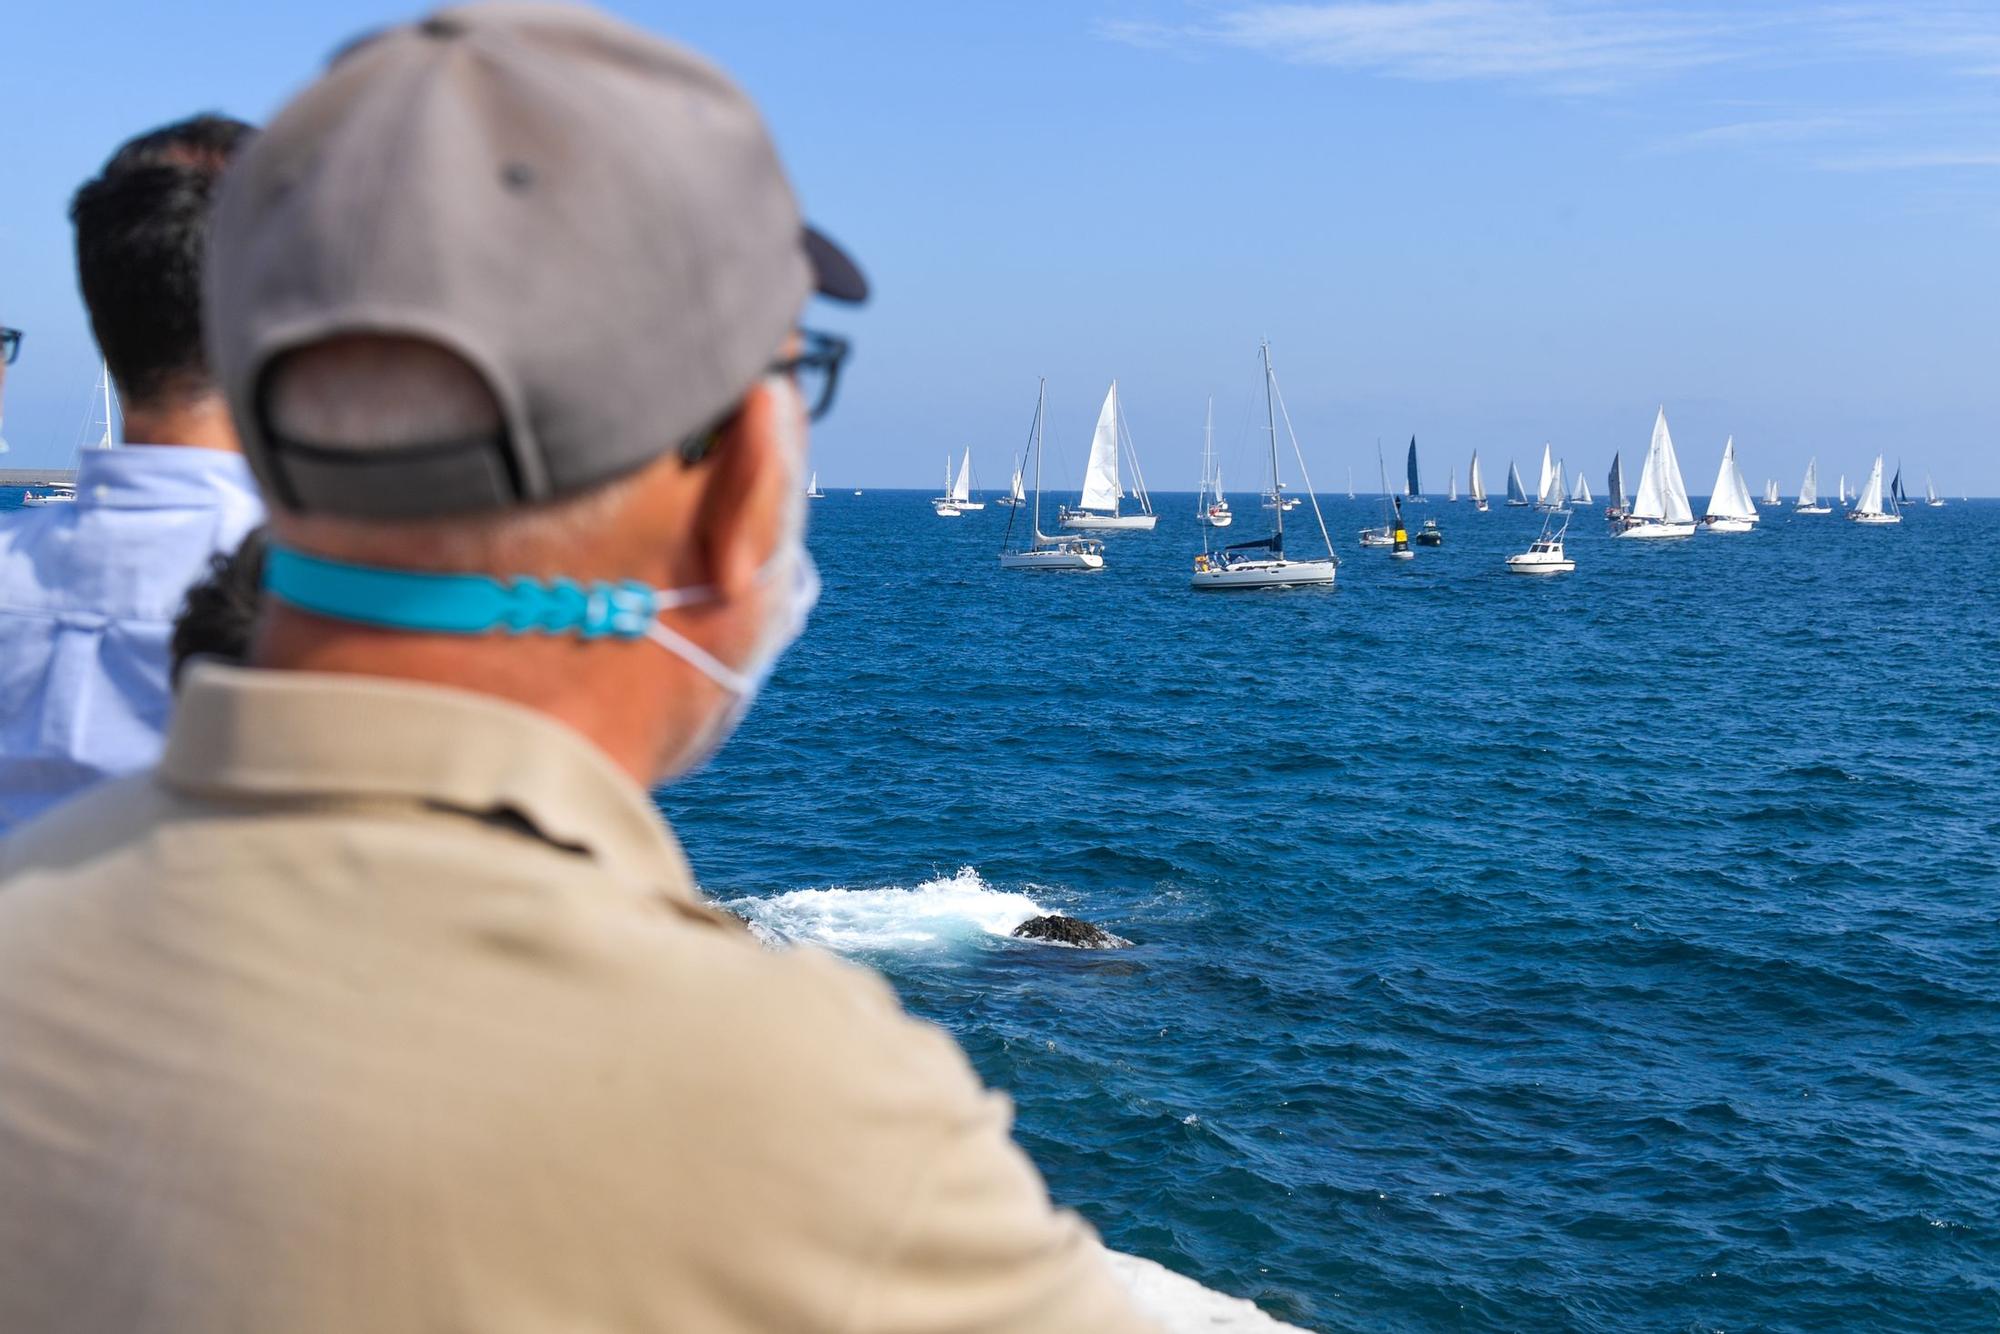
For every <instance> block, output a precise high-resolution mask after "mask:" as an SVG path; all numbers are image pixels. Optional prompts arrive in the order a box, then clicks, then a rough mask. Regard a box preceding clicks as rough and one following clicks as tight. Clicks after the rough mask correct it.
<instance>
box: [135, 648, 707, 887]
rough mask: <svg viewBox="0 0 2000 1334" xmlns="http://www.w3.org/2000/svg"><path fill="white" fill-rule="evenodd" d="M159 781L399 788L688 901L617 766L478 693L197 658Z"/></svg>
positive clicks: (215, 787) (364, 792)
mask: <svg viewBox="0 0 2000 1334" xmlns="http://www.w3.org/2000/svg"><path fill="white" fill-rule="evenodd" d="M159 780H160V781H161V782H162V783H164V784H165V785H166V786H168V787H171V788H175V789H177V790H180V791H184V792H189V793H195V794H200V795H210V796H223V797H228V796H233V795H249V796H265V797H322V798H324V797H340V796H350V797H370V798H390V799H398V798H400V799H406V800H408V801H410V802H412V803H415V804H423V805H441V806H446V807H451V808H455V809H458V810H464V811H468V812H471V813H473V814H476V815H491V814H498V813H507V814H510V815H512V816H518V817H519V818H521V819H524V820H526V821H527V822H528V823H529V824H530V825H531V826H533V828H534V829H535V831H536V832H537V833H539V834H540V835H541V836H542V837H543V838H545V839H547V840H548V841H549V842H551V843H555V844H558V845H561V846H564V847H573V848H578V849H580V850H582V851H583V852H584V853H585V854H587V855H588V856H590V857H591V858H592V859H593V860H595V861H597V862H598V863H599V864H600V865H602V866H604V867H605V869H607V870H609V871H611V872H612V873H613V874H614V875H616V876H618V878H620V879H623V880H627V881H634V882H638V883H640V884H641V885H643V886H645V887H649V888H652V889H658V890H664V891H666V892H667V893H669V894H670V895H672V896H673V897H674V898H676V899H679V900H681V901H683V902H689V903H692V902H698V899H697V896H696V895H695V892H694V890H693V883H694V881H693V875H692V873H691V871H690V870H689V868H688V864H687V859H686V856H685V855H684V854H683V853H682V852H681V848H680V844H679V843H678V842H677V841H676V840H675V839H674V836H673V834H672V833H671V832H670V831H669V830H668V828H667V826H666V822H665V821H664V820H663V819H661V817H660V815H659V813H658V812H657V811H656V810H655V809H654V808H653V804H652V801H651V799H650V798H648V797H647V795H646V794H645V792H644V791H642V790H641V789H640V788H639V786H638V785H637V784H636V783H634V782H633V781H632V780H631V778H630V777H629V776H628V775H627V774H626V773H625V772H624V771H623V770H621V769H619V768H618V767H617V766H616V765H615V764H613V763H612V762H611V760H610V758H609V757H608V756H606V755H605V754H604V753H603V752H602V751H600V750H599V749H598V748H597V747H596V746H594V745H592V744H591V743H590V742H589V741H588V740H586V739H585V738H584V737H583V736H582V735H580V734H579V733H577V732H575V731H574V730H572V729H571V728H569V727H567V726H565V725H563V724H561V723H558V722H556V721H555V720H554V719H552V718H549V717H546V716H544V715H543V714H539V713H536V712H534V711H533V710H530V709H526V708H522V707H520V706H519V705H515V704H510V703H508V702H506V701H504V700H499V699H495V698H493V697H492V696H489V695H481V694H476V693H474V692H471V691H465V690H454V689H449V688H447V687H443V686H433V685H422V684H418V683H416V682H408V681H394V680H389V679H387V678H383V677H367V676H349V675H343V674H334V673H322V672H287V671H268V670H259V669H254V668H241V667H227V666H224V665H222V664H220V663H215V662H204V661H196V662H194V663H192V664H190V666H189V669H188V674H187V676H186V678H185V679H184V681H183V682H182V684H181V688H180V692H179V697H178V699H177V701H176V703H175V707H174V718H173V722H172V725H171V726H170V727H169V728H168V732H167V745H166V754H165V755H164V757H163V758H162V759H161V761H160V768H159Z"/></svg>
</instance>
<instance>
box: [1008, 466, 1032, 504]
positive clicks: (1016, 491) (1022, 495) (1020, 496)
mask: <svg viewBox="0 0 2000 1334" xmlns="http://www.w3.org/2000/svg"><path fill="white" fill-rule="evenodd" d="M1009 494H1010V495H1012V496H1013V497H1014V499H1016V500H1026V499H1027V498H1028V493H1027V492H1026V491H1023V490H1022V489H1021V465H1020V464H1018V463H1017V464H1015V465H1014V486H1013V490H1012V491H1011V492H1009Z"/></svg>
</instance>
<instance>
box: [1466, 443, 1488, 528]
mask: <svg viewBox="0 0 2000 1334" xmlns="http://www.w3.org/2000/svg"><path fill="white" fill-rule="evenodd" d="M1465 484H1466V487H1467V488H1468V489H1469V490H1470V491H1471V492H1472V508H1474V509H1476V510H1478V511H1479V512H1480V513H1481V514H1484V513H1486V483H1485V481H1484V480H1483V479H1481V477H1480V476H1479V451H1478V450H1476V449H1475V450H1473V451H1472V468H1471V470H1470V471H1469V472H1467V473H1466V474H1465Z"/></svg>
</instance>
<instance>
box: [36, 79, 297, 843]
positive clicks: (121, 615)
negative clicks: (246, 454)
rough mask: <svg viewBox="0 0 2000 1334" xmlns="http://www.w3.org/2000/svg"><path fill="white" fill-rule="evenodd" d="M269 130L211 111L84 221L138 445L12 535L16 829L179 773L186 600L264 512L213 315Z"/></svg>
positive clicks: (131, 434)
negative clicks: (234, 227) (231, 197)
mask: <svg viewBox="0 0 2000 1334" xmlns="http://www.w3.org/2000/svg"><path fill="white" fill-rule="evenodd" d="M252 133H253V131H252V130H251V128H250V126H248V125H245V124H244V123H243V122H242V121H239V120H231V119H228V118H227V117H223V116H214V115H204V116H196V117H194V118H192V119H190V120H185V121H181V122H179V123H178V124H174V125H168V126H165V127H163V128H161V129H157V130H154V131H152V132H150V133H148V134H144V135H141V136H140V137H138V138H137V139H134V140H132V141H131V142H130V143H128V144H126V145H125V146H124V147H122V148H120V149H119V150H118V151H117V152H116V153H115V154H113V155H112V157H111V160H110V161H109V162H107V163H105V164H104V169H103V171H102V172H100V173H99V174H98V175H97V176H96V177H95V178H94V179H92V180H90V181H88V182H86V183H85V185H84V186H83V188H82V189H80V190H78V191H77V194H76V199H75V202H74V203H73V204H72V205H71V207H70V218H71V221H72V222H74V224H75V226H76V260H77V277H78V280H79V282H80V285H81V286H82V289H83V299H84V303H85V305H86V306H87V307H88V308H89V311H90V323H91V328H92V329H93V330H94V331H95V332H96V334H97V342H98V346H99V348H100V349H101V350H102V352H103V354H104V360H105V364H106V365H107V366H108V367H109V369H110V373H111V379H112V383H113V384H115V385H116V386H117V389H118V398H119V402H120V404H121V406H122V408H123V415H124V421H125V429H124V437H125V441H126V446H127V447H126V448H122V449H105V450H98V449H88V450H85V451H84V452H83V456H82V459H81V461H80V464H79V467H78V469H77V483H76V503H75V504H73V505H52V506H47V507H44V508H40V509H35V510H29V511H23V512H22V513H20V514H17V515H14V516H12V517H11V518H10V520H9V521H8V523H7V524H6V525H4V527H0V832H4V831H5V830H6V829H8V828H11V827H12V826H14V825H17V824H19V823H21V822H22V821H24V820H26V819H28V818H30V817H31V816H33V815H35V814H37V813H39V812H40V811H41V810H43V809H44V808H46V807H48V806H51V805H54V804H55V803H56V802H58V801H61V800H62V799H64V798H65V797H68V796H70V795H71V794H73V793H75V792H77V791H79V790H81V789H83V788H85V787H87V786H89V785H90V784H92V783H94V782H96V781H98V780H99V779H102V778H105V777H109V776H111V775H116V774H124V773H130V772H132V771H134V770H137V769H142V768H144V767H146V766H147V765H149V764H151V763H152V762H153V761H154V760H156V759H158V758H159V753H160V736H161V732H162V730H163V729H164V727H165V724H166V717H167V708H168V704H169V700H170V698H171V692H170V687H169V682H168V671H167V643H168V636H169V634H170V632H171V629H172V626H173V620H174V616H175V613H176V612H177V611H178V610H179V608H180V604H181V598H182V595H183V594H184V593H185V592H186V591H187V588H188V586H189V585H190V584H192V583H193V582H194V581H195V580H196V579H198V578H200V577H201V575H202V573H203V572H204V571H205V570H206V569H207V566H208V560H209V557H210V556H211V555H213V554H215V553H217V552H226V551H233V550H235V548H236V546H237V544H238V543H239V542H241V541H242V539H243V535H244V534H245V533H246V532H248V531H249V530H250V529H251V528H253V527H255V526H256V525H257V523H258V522H259V521H260V520H261V518H262V516H263V505H262V502H261V501H260V500H259V499H258V497H257V491H256V482H255V479H254V478H253V477H252V475H251V472H250V468H249V466H248V465H247V464H246V463H245V462H244V459H243V456H242V453H241V451H240V450H239V448H238V445H237V440H236V432H235V429H234V427H233V426H232V425H231V422H230V417H229V405H228V403H227V402H226V401H225V400H224V398H223V396H222V394H221V393H220V392H218V390H217V389H216V386H215V382H214V379H213V377H212V376H211V375H210V373H209V367H208V354H207V350H206V347H205V345H204V338H203V328H202V305H201V289H202V265H203V257H204V253H205V251H206V249H207V245H208V228H209V214H210V211H211V207H212V205H213V202H214V200H215V197H216V195H217V192H218V189H219V187H220V184H221V179H222V173H223V169H224V168H225V167H226V166H227V165H228V163H229V161H230V159H231V158H232V157H233V156H234V155H235V154H236V152H237V151H238V150H239V149H240V148H241V147H242V146H243V145H244V144H245V143H246V142H248V141H249V139H250V137H251V135H252Z"/></svg>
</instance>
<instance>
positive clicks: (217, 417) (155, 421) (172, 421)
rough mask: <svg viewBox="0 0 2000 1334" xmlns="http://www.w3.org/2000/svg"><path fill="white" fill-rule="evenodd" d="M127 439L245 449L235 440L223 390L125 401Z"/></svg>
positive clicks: (137, 441) (224, 448)
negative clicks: (170, 398)
mask: <svg viewBox="0 0 2000 1334" xmlns="http://www.w3.org/2000/svg"><path fill="white" fill-rule="evenodd" d="M125 442H126V443H127V444H133V445H184V446H187V447H190V448H193V449H222V450H227V451H229V452H230V453H232V454H235V453H240V452H242V447H241V446H240V445H238V444H237V442H236V426H235V423H233V422H232V421H231V420H230V419H229V405H228V404H227V403H225V402H223V400H222V395H220V394H203V395H201V396H200V397H198V398H183V399H176V400H174V401H173V402H161V403H131V404H128V405H126V406H125Z"/></svg>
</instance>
